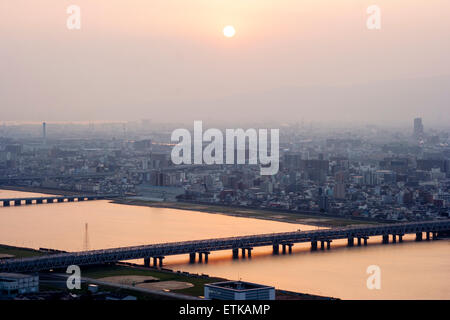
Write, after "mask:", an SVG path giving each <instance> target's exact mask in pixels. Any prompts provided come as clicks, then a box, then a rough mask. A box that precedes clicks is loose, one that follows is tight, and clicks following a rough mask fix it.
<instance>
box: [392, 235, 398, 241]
mask: <svg viewBox="0 0 450 320" xmlns="http://www.w3.org/2000/svg"><path fill="white" fill-rule="evenodd" d="M392 243H397V235H396V234H393V235H392Z"/></svg>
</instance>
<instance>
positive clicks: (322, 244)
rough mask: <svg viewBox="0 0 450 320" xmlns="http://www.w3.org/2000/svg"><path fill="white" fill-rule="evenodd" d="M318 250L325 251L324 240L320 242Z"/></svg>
mask: <svg viewBox="0 0 450 320" xmlns="http://www.w3.org/2000/svg"><path fill="white" fill-rule="evenodd" d="M320 250H325V240H320Z"/></svg>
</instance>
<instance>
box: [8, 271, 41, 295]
mask: <svg viewBox="0 0 450 320" xmlns="http://www.w3.org/2000/svg"><path fill="white" fill-rule="evenodd" d="M36 292H39V276H38V275H29V274H21V273H0V297H1V298H13V297H15V296H16V295H19V294H26V293H36Z"/></svg>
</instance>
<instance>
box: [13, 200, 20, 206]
mask: <svg viewBox="0 0 450 320" xmlns="http://www.w3.org/2000/svg"><path fill="white" fill-rule="evenodd" d="M14 205H15V206H20V205H22V200H14Z"/></svg>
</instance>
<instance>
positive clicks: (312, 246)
mask: <svg viewBox="0 0 450 320" xmlns="http://www.w3.org/2000/svg"><path fill="white" fill-rule="evenodd" d="M316 250H317V240H312V241H311V251H316Z"/></svg>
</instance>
